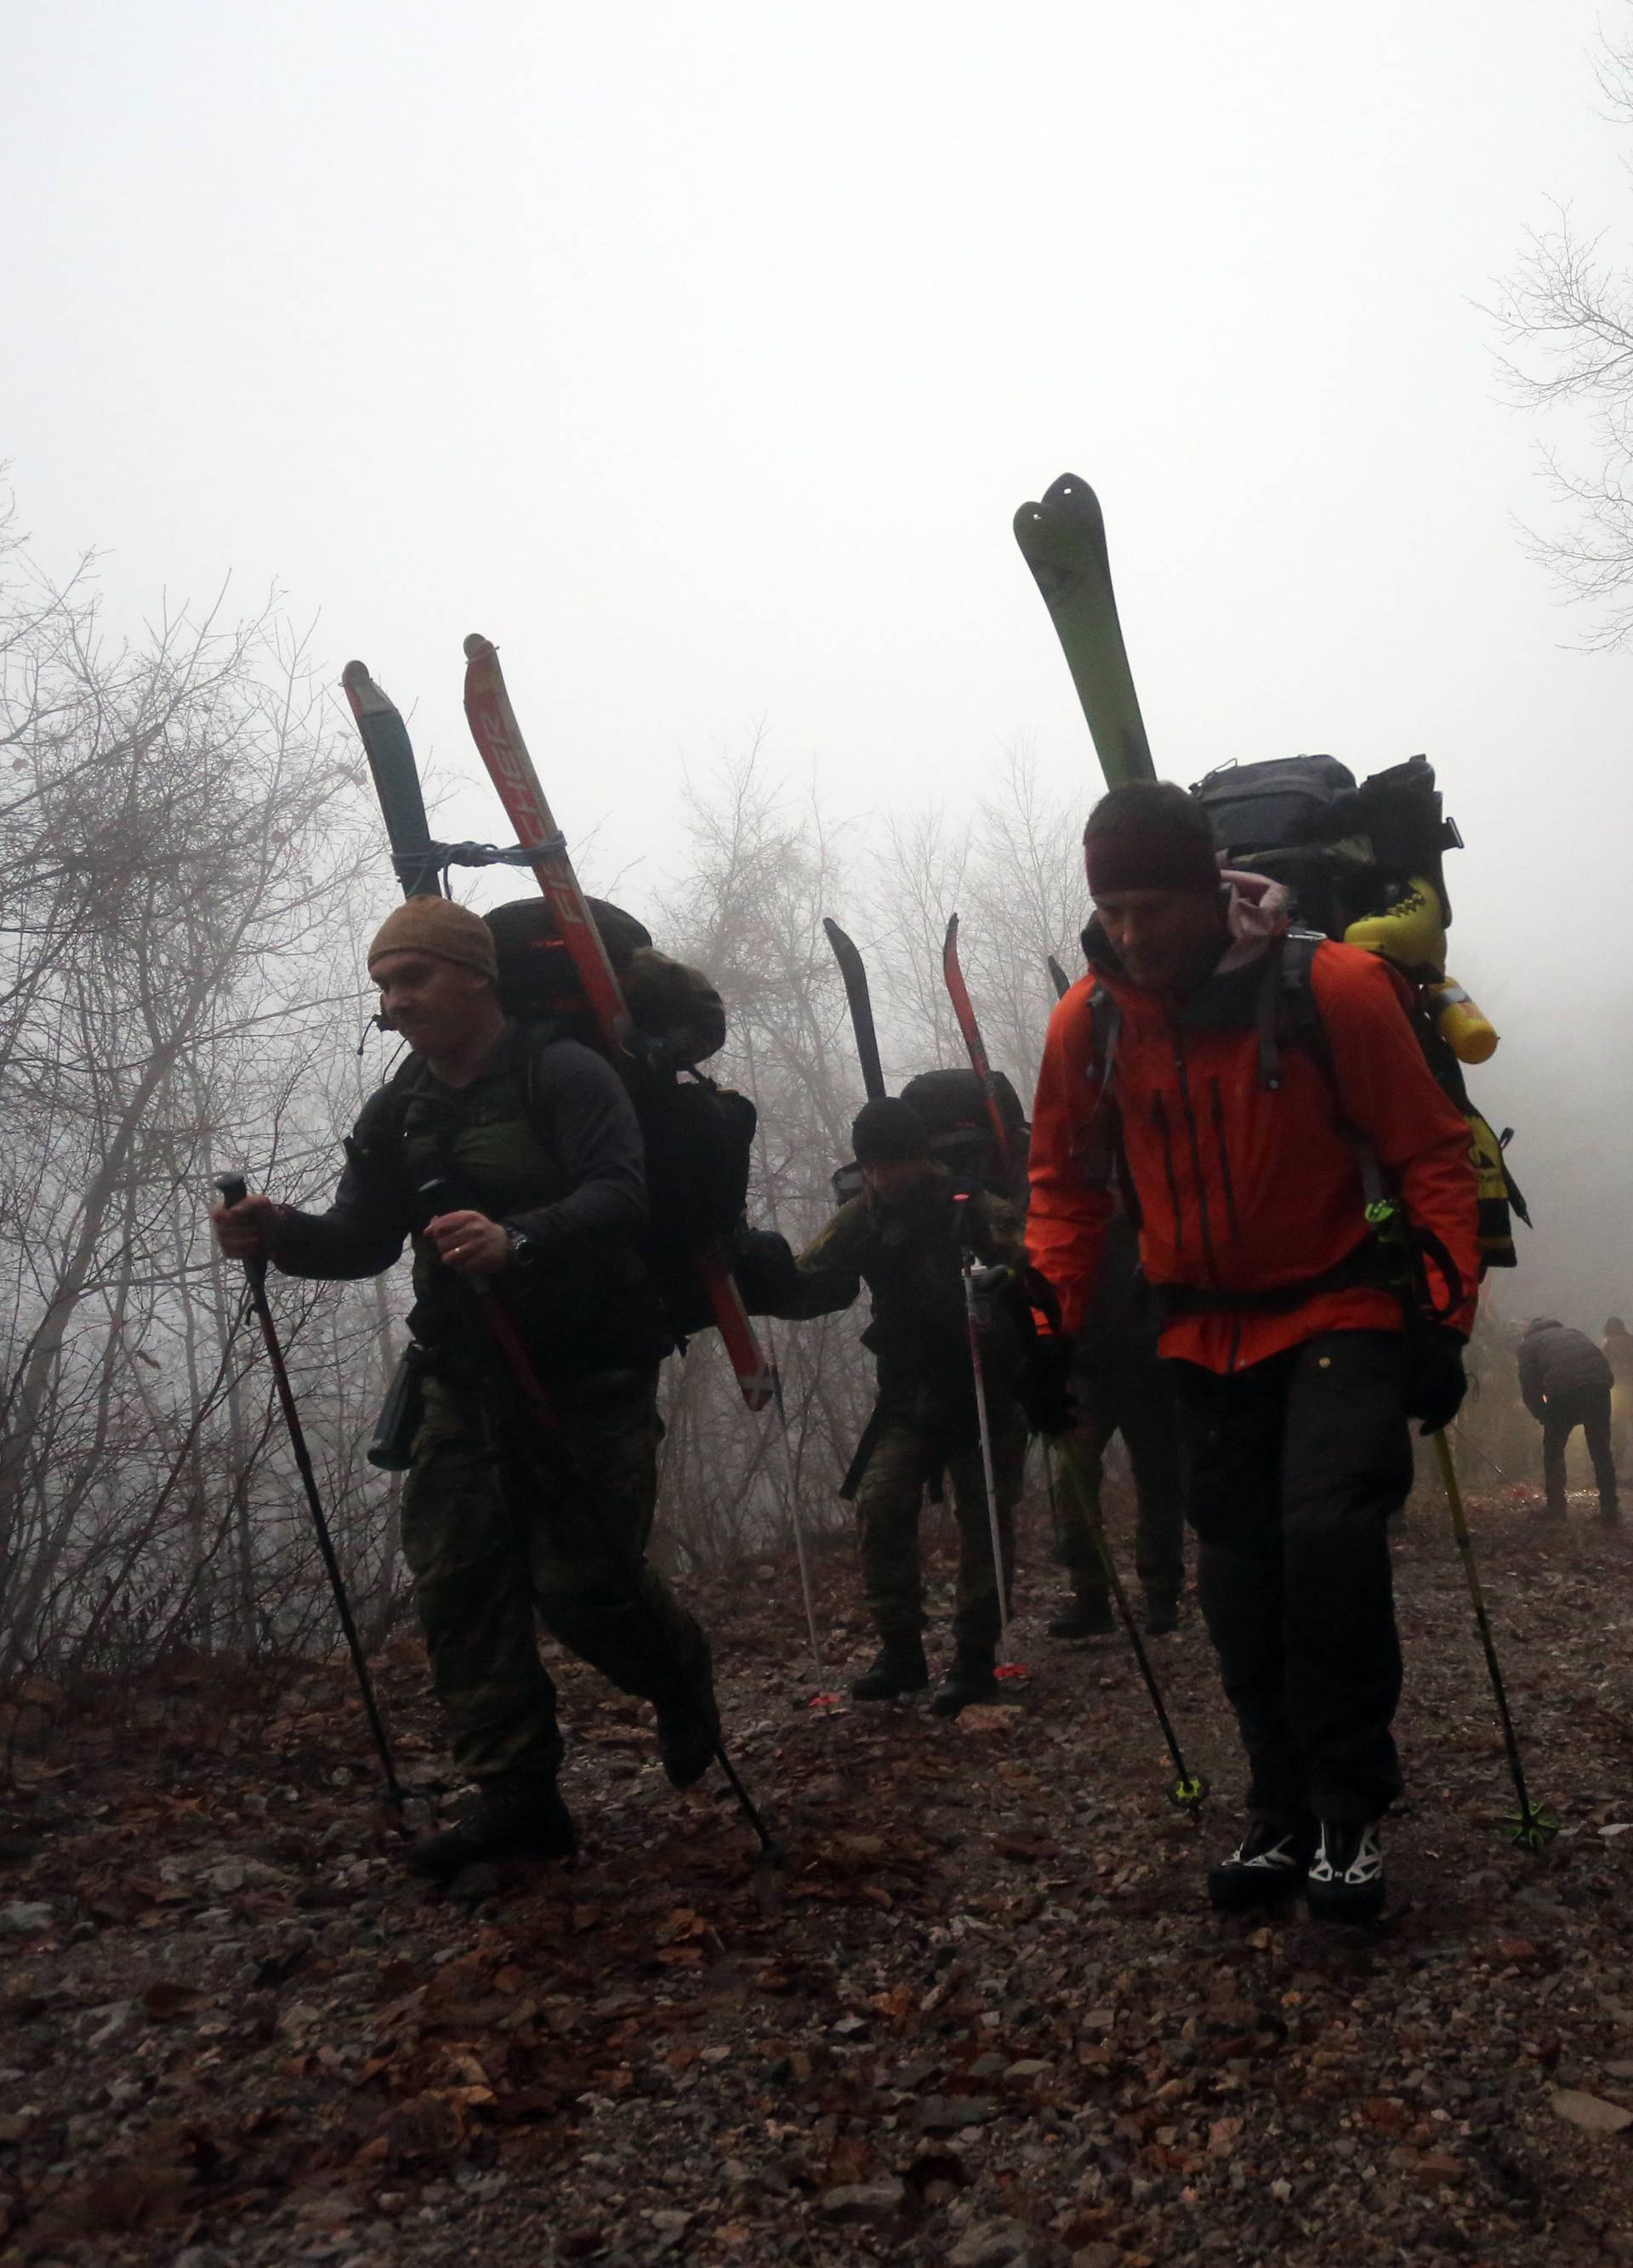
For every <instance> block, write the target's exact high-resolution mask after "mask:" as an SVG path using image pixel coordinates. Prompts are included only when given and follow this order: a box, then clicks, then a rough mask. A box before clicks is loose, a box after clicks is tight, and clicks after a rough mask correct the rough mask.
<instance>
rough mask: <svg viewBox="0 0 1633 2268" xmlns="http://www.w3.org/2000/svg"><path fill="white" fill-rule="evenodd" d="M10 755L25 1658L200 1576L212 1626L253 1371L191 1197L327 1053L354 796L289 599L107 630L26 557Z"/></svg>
mask: <svg viewBox="0 0 1633 2268" xmlns="http://www.w3.org/2000/svg"><path fill="white" fill-rule="evenodd" d="M0 748H4V751H5V755H4V758H0V762H4V764H5V766H6V769H5V770H4V773H0V781H4V785H0V872H3V873H4V877H5V886H4V887H5V895H4V906H3V908H0V1092H3V1094H4V1102H5V1116H6V1125H7V1143H6V1147H5V1151H4V1159H3V1160H0V1285H3V1286H4V1315H5V1329H4V1340H3V1342H0V1662H4V1661H11V1662H16V1661H21V1660H24V1659H27V1658H29V1657H30V1656H31V1655H33V1654H36V1653H40V1652H41V1651H42V1650H43V1651H58V1652H60V1651H61V1649H62V1648H63V1646H67V1645H73V1644H78V1643H79V1642H80V1641H83V1640H84V1639H85V1634H86V1633H87V1631H92V1630H95V1631H102V1632H105V1631H106V1629H107V1624H108V1622H109V1618H110V1616H115V1617H117V1618H120V1619H122V1620H124V1621H126V1622H129V1621H130V1620H131V1619H132V1617H137V1618H139V1617H140V1615H141V1614H142V1613H143V1612H144V1611H146V1608H147V1607H151V1608H152V1609H153V1611H154V1612H164V1611H167V1608H166V1606H165V1603H164V1602H165V1601H166V1600H167V1599H168V1598H170V1596H171V1595H172V1594H174V1591H175V1589H176V1588H177V1587H179V1586H180V1587H190V1589H191V1592H192V1594H193V1596H194V1599H195V1602H196V1605H197V1609H198V1613H199V1616H200V1617H201V1626H202V1627H203V1628H204V1629H206V1630H207V1629H208V1627H209V1624H210V1619H211V1618H210V1616H209V1615H208V1613H206V1612H205V1610H204V1602H205V1601H206V1600H207V1598H208V1595H209V1591H210V1586H211V1580H212V1579H211V1575H210V1572H209V1564H210V1563H211V1562H212V1561H213V1557H214V1551H215V1545H214V1543H212V1542H211V1534H212V1528H213V1526H214V1524H215V1523H214V1519H213V1514H212V1511H211V1501H210V1499H211V1473H212V1460H213V1458H214V1455H215V1448H214V1444H213V1442H207V1441H206V1440H205V1439H204V1438H203V1433H202V1432H201V1428H205V1427H208V1426H209V1425H211V1420H212V1418H213V1414H214V1411H215V1410H216V1408H217V1406H218V1403H220V1402H221V1401H222V1400H223V1399H224V1398H225V1395H226V1392H227V1387H228V1381H229V1376H230V1372H231V1366H232V1364H233V1361H234V1360H235V1359H237V1358H236V1353H235V1337H234V1334H233V1330H232V1329H231V1328H230V1326H228V1327H225V1328H224V1326H223V1323H222V1321H221V1319H220V1318H219V1316H217V1318H216V1319H215V1320H214V1321H213V1322H212V1321H211V1320H210V1317H211V1308H212V1307H213V1306H214V1304H215V1303H216V1301H217V1300H218V1292H219V1278H218V1275H217V1274H216V1273H215V1271H214V1270H212V1267H211V1261H210V1258H209V1256H208V1251H207V1248H206V1246H205V1242H204V1239H203V1229H202V1223H201V1221H200V1219H199V1211H200V1205H199V1200H200V1197H201V1196H202V1195H203V1193H204V1192H205V1190H206V1189H207V1186H208V1176H209V1172H210V1169H211V1163H212V1161H213V1160H215V1159H217V1158H218V1157H220V1156H221V1155H222V1154H223V1152H224V1146H225V1145H227V1144H229V1143H232V1144H235V1142H236V1140H237V1139H241V1138H242V1130H243V1129H244V1128H245V1127H246V1126H254V1127H255V1128H256V1129H257V1130H269V1131H271V1130H276V1128H277V1124H278V1123H279V1115H278V1111H277V1107H276V1097H277V1093H278V1091H279V1088H280V1086H281V1085H282V1084H283V1082H282V1081H281V1079H280V1071H282V1070H283V1069H284V1068H285V1067H286V1066H287V1064H288V1063H289V1061H290V1059H291V1057H295V1058H297V1059H300V1058H303V1057H307V1056H308V1055H309V1054H310V1053H311V1051H312V1050H313V1049H314V1047H319V1046H322V1045H326V1044H329V1043H330V1040H331V1036H332V1027H333V1020H334V1008H335V1005H336V998H337V993H338V990H340V989H343V988H344V990H351V989H352V988H353V987H354V985H355V978H354V977H352V976H351V975H350V973H349V972H345V973H344V974H343V975H341V976H338V977H337V976H336V954H335V952H334V949H333V945H334V938H335V936H336V933H337V932H344V924H343V923H341V922H340V921H339V920H338V919H337V918H336V917H337V914H338V911H339V909H340V907H341V906H342V905H343V904H344V900H345V898H346V895H347V894H348V892H349V890H350V889H351V885H352V882H353V880H354V877H355V873H356V870H357V864H358V842H359V836H358V821H359V816H360V805H359V804H358V801H357V800H356V799H355V796H354V782H355V773H356V767H355V765H354V763H353V762H352V761H351V755H350V751H349V750H347V749H345V748H344V744H339V745H336V744H334V743H333V742H332V741H331V736H330V732H329V727H328V725H327V724H326V722H325V720H324V715H323V711H322V708H321V703H320V700H319V697H318V696H317V695H316V693H315V692H314V688H313V685H312V682H311V679H310V674H309V672H308V669H307V662H306V656H305V653H304V651H303V648H302V646H301V644H300V642H299V640H297V639H293V638H292V637H290V636H289V635H288V633H287V632H286V631H285V630H284V627H283V626H282V624H281V623H280V622H278V621H277V618H276V617H274V616H272V615H262V616H261V617H260V618H258V619H257V620H255V621H254V622H250V623H248V624H243V625H239V626H236V627H227V626H225V625H223V624H222V623H221V622H219V621H218V620H217V619H215V618H213V617H206V618H205V619H204V620H203V621H202V622H194V621H192V620H190V619H188V617H187V616H185V615H181V616H177V617H172V618H166V619H163V620H161V621H159V622H158V623H157V624H156V625H154V626H153V627H152V628H151V630H149V632H148V633H147V635H146V636H145V637H144V638H143V639H142V640H140V641H139V642H137V643H136V644H117V643H115V642H114V641H111V640H108V639H107V638H106V637H104V636H103V634H102V632H101V630H100V622H99V620H98V614H97V607H96V603H95V598H94V593H93V589H92V585H91V582H90V578H89V576H88V572H87V571H86V570H85V569H84V568H82V570H81V571H80V573H79V574H78V576H77V577H76V578H73V579H72V580H71V581H70V583H69V584H68V585H66V586H64V587H58V586H56V585H53V584H52V583H51V582H50V581H49V580H48V578H45V577H44V576H43V575H41V573H39V572H38V571H36V570H34V569H33V567H32V566H31V564H30V563H29V562H28V560H27V559H26V556H23V555H22V554H21V553H20V552H19V551H18V550H17V549H15V548H14V549H12V550H11V553H10V554H9V555H8V556H6V557H5V558H4V560H0ZM270 1101H271V1102H272V1105H273V1107H272V1108H269V1102H270ZM206 1349H208V1353H206ZM240 1447H241V1426H240ZM161 1571H162V1572H161ZM104 1581H111V1583H112V1592H111V1594H110V1597H109V1599H108V1600H107V1601H103V1600H101V1599H100V1597H99V1592H98V1587H99V1585H100V1584H102V1583H103V1582H104ZM144 1586H151V1592H149V1593H147V1594H144ZM144 1595H145V1600H146V1603H145V1605H144V1603H143V1602H144Z"/></svg>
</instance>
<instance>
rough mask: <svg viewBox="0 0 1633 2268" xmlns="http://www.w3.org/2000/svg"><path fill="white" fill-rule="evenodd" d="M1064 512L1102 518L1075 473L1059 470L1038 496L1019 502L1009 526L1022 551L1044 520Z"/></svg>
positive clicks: (1092, 495)
mask: <svg viewBox="0 0 1633 2268" xmlns="http://www.w3.org/2000/svg"><path fill="white" fill-rule="evenodd" d="M1061 513H1068V514H1070V515H1071V516H1072V517H1074V518H1075V519H1088V520H1091V521H1096V522H1101V521H1103V519H1104V515H1103V514H1102V512H1101V510H1100V499H1099V497H1097V496H1096V494H1095V492H1094V490H1092V489H1091V488H1090V485H1089V483H1088V482H1087V481H1086V480H1084V479H1083V476H1082V475H1081V474H1079V473H1062V474H1061V475H1060V479H1059V480H1058V481H1051V482H1050V483H1049V485H1048V487H1047V488H1046V490H1044V492H1043V495H1042V497H1039V498H1038V499H1037V500H1036V501H1035V502H1032V503H1028V504H1023V505H1022V506H1021V508H1020V510H1019V511H1018V512H1016V515H1015V519H1014V521H1013V522H1012V525H1013V527H1014V529H1015V533H1016V540H1017V541H1019V543H1020V545H1021V548H1022V549H1023V550H1024V549H1025V548H1026V541H1027V538H1028V536H1029V535H1031V534H1032V533H1033V532H1034V531H1035V530H1036V529H1037V528H1038V527H1039V526H1040V525H1041V523H1042V522H1044V521H1045V520H1046V519H1052V518H1058V517H1059V516H1060V514H1061Z"/></svg>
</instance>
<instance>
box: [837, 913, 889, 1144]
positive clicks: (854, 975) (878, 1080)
mask: <svg viewBox="0 0 1633 2268" xmlns="http://www.w3.org/2000/svg"><path fill="white" fill-rule="evenodd" d="M822 925H823V927H824V930H825V931H826V932H827V933H828V942H829V944H830V945H831V946H832V947H833V957H834V959H835V960H836V961H838V962H839V974H840V976H842V977H843V978H844V979H845V997H846V1000H848V1001H849V1003H850V1009H851V1029H852V1030H853V1032H854V1033H855V1035H856V1053H857V1056H858V1057H859V1059H860V1061H861V1075H862V1085H863V1086H864V1087H866V1089H867V1091H868V1101H869V1102H878V1101H881V1100H882V1099H883V1094H884V1069H883V1064H881V1063H880V1061H879V1038H878V1035H877V1033H876V1031H875V1030H874V1027H873V1002H872V1000H871V999H870V998H868V972H867V970H866V969H865V968H863V967H862V957H861V954H860V953H858V952H857V950H856V947H855V946H854V945H853V944H852V942H851V940H850V939H849V938H848V937H846V934H845V932H844V931H843V930H842V929H841V928H840V927H839V923H838V922H837V921H831V920H830V919H829V917H828V916H827V915H826V914H824V916H823V924H822Z"/></svg>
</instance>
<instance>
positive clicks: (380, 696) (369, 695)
mask: <svg viewBox="0 0 1633 2268" xmlns="http://www.w3.org/2000/svg"><path fill="white" fill-rule="evenodd" d="M340 682H341V684H342V686H343V688H344V691H345V696H346V699H347V700H348V701H349V702H350V703H351V713H352V715H353V716H354V717H355V718H356V719H357V725H358V734H359V736H360V737H361V739H362V742H363V747H364V752H365V754H366V755H367V757H368V768H369V770H370V771H371V772H372V773H373V778H374V792H375V794H376V795H377V796H378V797H379V798H380V808H381V816H382V817H383V818H384V820H385V822H386V834H387V836H388V839H389V841H390V843H391V858H392V864H393V865H395V868H396V870H397V880H399V881H400V882H401V883H402V885H403V896H404V897H405V898H434V897H440V895H441V894H442V882H441V878H440V872H439V865H438V860H437V857H436V846H435V844H434V843H432V839H431V829H430V828H429V827H428V826H427V825H426V823H425V798H424V797H423V796H422V794H421V793H420V786H419V773H418V771H417V770H416V768H415V763H414V750H413V747H412V746H411V745H410V740H409V736H408V726H407V725H405V724H404V723H403V712H402V711H401V710H400V709H399V708H398V707H397V704H396V703H395V701H394V700H393V699H392V698H391V696H390V695H389V694H388V693H382V692H381V689H380V687H379V686H378V685H376V684H375V682H374V681H373V678H372V677H371V676H370V675H369V674H368V672H367V670H366V668H365V667H364V666H363V664H362V663H361V662H360V661H349V662H348V663H347V664H346V666H345V668H344V670H343V671H342V672H341V677H340Z"/></svg>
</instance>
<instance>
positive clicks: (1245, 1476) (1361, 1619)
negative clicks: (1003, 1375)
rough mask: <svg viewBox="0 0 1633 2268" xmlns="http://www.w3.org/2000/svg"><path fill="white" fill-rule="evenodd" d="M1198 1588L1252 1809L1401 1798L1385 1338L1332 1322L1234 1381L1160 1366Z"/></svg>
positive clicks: (1354, 1812) (1344, 1806)
mask: <svg viewBox="0 0 1633 2268" xmlns="http://www.w3.org/2000/svg"><path fill="white" fill-rule="evenodd" d="M1170 1367H1171V1372H1172V1375H1173V1380H1174V1386H1175V1390H1176V1394H1177V1397H1178V1403H1179V1417H1180V1430H1181V1433H1182V1436H1183V1440H1184V1447H1185V1450H1186V1465H1187V1482H1186V1514H1187V1517H1188V1518H1189V1520H1190V1522H1191V1525H1192V1526H1193V1528H1195V1530H1196V1535H1197V1542H1198V1551H1197V1590H1198V1594H1199V1595H1200V1597H1201V1605H1202V1612H1203V1615H1204V1616H1205V1618H1206V1620H1207V1624H1208V1634H1209V1636H1210V1637H1211V1638H1212V1639H1213V1642H1214V1647H1215V1650H1216V1653H1217V1654H1218V1656H1219V1668H1220V1673H1221V1675H1222V1677H1223V1683H1224V1690H1225V1694H1226V1697H1228V1699H1229V1700H1230V1705H1231V1707H1232V1708H1233V1709H1234V1710H1235V1712H1236V1719H1237V1723H1238V1726H1239V1727H1240V1728H1241V1734H1242V1740H1243V1743H1244V1745H1245V1748H1246V1750H1247V1756H1248V1764H1249V1767H1250V1774H1251V1777H1250V1780H1249V1785H1248V1804H1249V1807H1250V1808H1251V1809H1252V1810H1253V1811H1254V1812H1255V1813H1257V1814H1258V1815H1260V1816H1261V1817H1266V1818H1276V1819H1282V1818H1287V1817H1290V1816H1303V1815H1310V1814H1313V1815H1315V1816H1316V1817H1318V1818H1321V1819H1327V1820H1332V1821H1334V1822H1343V1823H1349V1824H1352V1825H1354V1824H1359V1823H1362V1822H1363V1821H1367V1820H1371V1819H1376V1818H1377V1817H1378V1815H1379V1814H1380V1813H1382V1812H1383V1811H1385V1810H1386V1809H1387V1808H1388V1807H1389V1805H1390V1804H1391V1803H1392V1802H1393V1800H1394V1798H1395V1797H1396V1796H1397V1795H1399V1794H1400V1764H1399V1761H1398V1759H1397V1757H1396V1755H1395V1744H1394V1741H1393V1736H1392V1734H1391V1732H1390V1726H1391V1723H1392V1721H1393V1717H1394V1713H1395V1709H1396V1705H1397V1704H1398V1703H1399V1701H1400V1638H1399V1636H1398V1635H1397V1632H1396V1630H1395V1609H1394V1590H1393V1580H1392V1576H1391V1569H1390V1560H1389V1542H1388V1536H1387V1534H1386V1522H1387V1521H1388V1519H1389V1515H1390V1514H1391V1513H1393V1512H1394V1511H1396V1510H1397V1509H1398V1508H1399V1507H1400V1505H1401V1504H1403V1503H1404V1502H1405V1500H1406V1498H1407V1494H1408V1491H1409V1490H1410V1488H1411V1485H1412V1445H1411V1438H1410V1435H1409V1433H1408V1428H1407V1421H1406V1417H1405V1414H1404V1412H1403V1410H1402V1409H1401V1402H1400V1337H1399V1335H1398V1334H1397V1333H1395V1332H1393V1331H1333V1332H1329V1333H1327V1334H1326V1336H1325V1337H1320V1338H1315V1339H1310V1340H1307V1341H1306V1342H1305V1343H1304V1344H1303V1345H1302V1346H1297V1347H1293V1348H1290V1349H1289V1351H1287V1352H1286V1353H1284V1354H1279V1355H1274V1356H1272V1357H1271V1359H1269V1360H1268V1361H1267V1362H1260V1363H1255V1364H1253V1365H1252V1366H1251V1367H1250V1368H1248V1369H1246V1370H1241V1371H1238V1372H1236V1373H1233V1374H1232V1375H1230V1376H1229V1377H1221V1376H1219V1375H1218V1374H1217V1373H1215V1372H1213V1371H1208V1370H1202V1369H1201V1368H1199V1367H1198V1366H1196V1365H1195V1364H1193V1363H1188V1362H1176V1363H1173V1364H1171V1366H1170Z"/></svg>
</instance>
